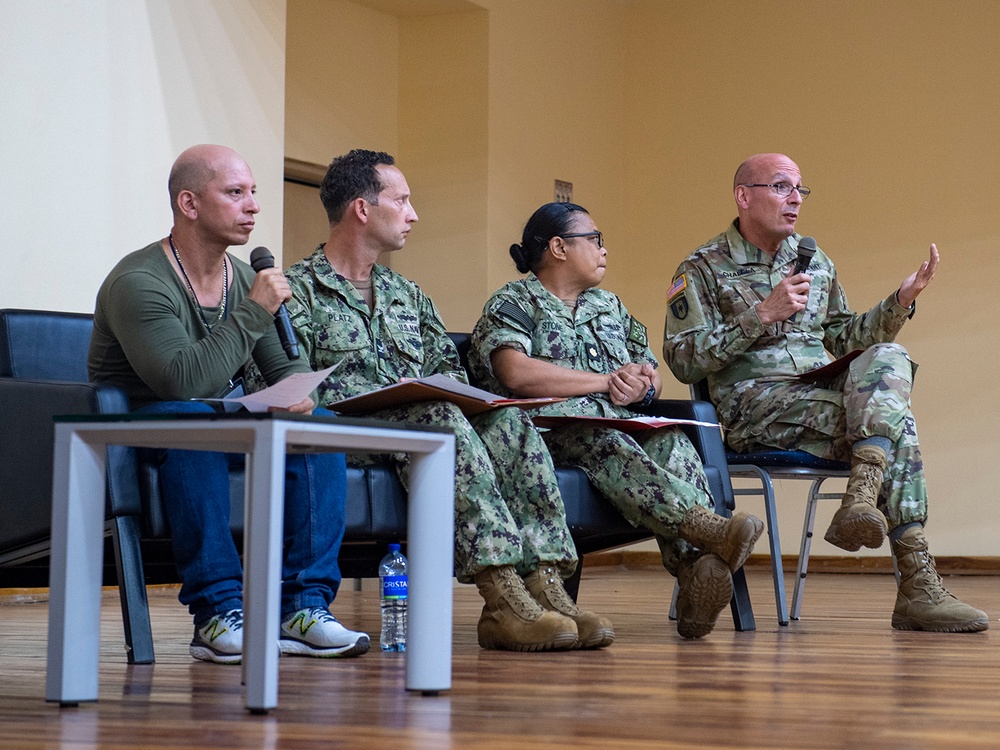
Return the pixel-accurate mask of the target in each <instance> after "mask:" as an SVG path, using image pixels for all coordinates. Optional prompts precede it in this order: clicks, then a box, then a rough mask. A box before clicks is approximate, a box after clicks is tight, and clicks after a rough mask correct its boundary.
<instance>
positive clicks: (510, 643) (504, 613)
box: [476, 565, 578, 651]
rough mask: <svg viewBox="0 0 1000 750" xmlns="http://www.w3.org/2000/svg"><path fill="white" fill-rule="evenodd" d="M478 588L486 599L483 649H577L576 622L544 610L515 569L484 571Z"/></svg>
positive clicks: (482, 619)
mask: <svg viewBox="0 0 1000 750" xmlns="http://www.w3.org/2000/svg"><path fill="white" fill-rule="evenodd" d="M476 586H478V587H479V593H480V594H482V597H483V599H485V600H486V604H485V606H484V607H483V613H482V615H481V616H480V617H479V626H478V628H477V630H478V633H479V645H480V646H482V647H483V648H490V649H503V650H506V651H558V650H562V649H567V648H575V647H576V645H577V641H578V635H577V629H576V623H575V622H573V620H571V619H570V618H568V617H566V616H565V615H561V614H559V613H558V612H549V611H547V610H544V609H542V607H541V605H539V603H538V602H536V601H535V600H534V599H532V598H531V594H529V593H528V590H527V589H526V588H525V587H524V581H522V580H521V576H519V575H518V574H517V571H515V570H514V568H513V567H512V566H510V565H503V566H500V567H491V568H486V569H485V570H482V571H480V572H479V573H477V574H476Z"/></svg>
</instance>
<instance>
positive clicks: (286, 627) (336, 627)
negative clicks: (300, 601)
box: [278, 607, 371, 658]
mask: <svg viewBox="0 0 1000 750" xmlns="http://www.w3.org/2000/svg"><path fill="white" fill-rule="evenodd" d="M280 638H281V640H279V641H278V645H279V647H280V648H281V653H282V654H285V655H288V656H318V657H321V658H330V657H334V656H361V654H363V653H366V652H367V651H368V648H369V646H370V645H371V642H370V640H369V638H368V635H367V634H366V633H355V632H354V631H353V630H348V629H347V628H345V627H344V626H343V625H341V624H340V623H339V622H337V618H336V617H334V616H333V615H331V614H330V613H329V611H327V610H326V609H323V608H322V607H309V608H307V609H300V610H299V611H298V612H293V613H292V614H290V615H288V616H286V617H285V619H284V620H282V622H281V634H280Z"/></svg>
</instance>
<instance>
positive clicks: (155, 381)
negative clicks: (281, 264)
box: [87, 241, 309, 407]
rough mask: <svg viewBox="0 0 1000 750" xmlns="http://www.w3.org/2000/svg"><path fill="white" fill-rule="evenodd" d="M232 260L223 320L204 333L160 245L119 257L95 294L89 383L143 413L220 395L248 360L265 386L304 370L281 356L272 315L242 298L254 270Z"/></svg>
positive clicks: (212, 312)
mask: <svg viewBox="0 0 1000 750" xmlns="http://www.w3.org/2000/svg"><path fill="white" fill-rule="evenodd" d="M229 259H230V261H231V263H232V268H233V276H232V278H231V279H230V286H229V299H228V302H227V314H226V319H225V320H223V321H220V322H219V323H218V324H216V325H215V326H214V327H213V328H212V332H211V334H209V332H208V329H207V328H206V327H205V324H204V322H203V321H202V319H201V315H200V314H199V312H198V310H197V308H196V307H195V305H194V302H193V301H192V300H191V297H190V294H189V293H188V290H187V288H186V287H185V286H184V282H183V281H182V280H181V279H180V278H179V277H178V276H177V273H176V272H175V271H174V269H173V267H172V266H171V265H170V261H169V260H168V259H167V257H166V255H165V254H164V252H163V249H162V247H161V245H160V243H159V242H158V241H157V242H154V243H153V244H151V245H149V246H147V247H144V248H143V249H141V250H137V251H135V252H133V253H130V254H129V255H126V256H125V257H124V258H122V260H121V261H119V263H118V265H116V266H115V267H114V269H113V270H112V271H111V273H110V274H108V277H107V278H106V279H105V280H104V283H103V284H102V285H101V288H100V291H99V292H98V293H97V306H96V310H95V313H94V332H93V334H92V336H91V339H90V352H89V356H88V360H87V365H88V368H89V372H90V379H91V380H92V381H94V382H97V383H108V384H111V385H116V386H118V387H119V388H122V389H123V390H124V391H125V393H126V394H127V395H128V396H129V399H130V400H131V402H132V406H133V407H140V406H144V405H146V404H149V403H152V402H154V401H185V400H188V399H192V398H212V397H215V396H218V395H220V394H221V393H223V392H225V391H226V390H227V388H228V385H229V380H230V378H232V377H233V376H234V375H235V374H236V373H237V372H238V371H239V370H240V368H241V367H243V366H244V365H245V364H246V363H247V362H249V361H250V360H251V359H252V360H253V362H254V363H255V364H256V365H257V367H258V368H259V369H260V372H261V373H262V374H263V376H264V378H265V380H267V382H268V383H269V384H270V383H276V382H278V381H279V380H281V379H282V378H284V377H286V376H288V375H290V374H291V373H293V372H308V371H309V365H308V363H307V362H306V361H305V360H304V359H300V360H289V359H288V357H287V356H286V355H285V353H284V350H283V349H282V348H281V342H280V341H279V340H278V335H277V332H276V330H275V327H274V316H272V315H271V313H269V312H268V311H267V310H265V309H264V308H263V307H261V306H260V305H259V304H257V303H256V302H254V301H253V300H251V299H249V298H247V296H246V294H247V292H248V291H249V289H250V286H251V285H252V284H253V277H254V272H253V269H251V268H250V266H249V265H247V264H246V263H244V262H242V261H240V260H239V259H237V258H234V257H233V256H231V255H230V256H229ZM217 314H218V308H205V315H206V316H207V317H208V320H209V321H211V320H213V319H214V317H215V316H216V315H217Z"/></svg>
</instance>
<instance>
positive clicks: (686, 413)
mask: <svg viewBox="0 0 1000 750" xmlns="http://www.w3.org/2000/svg"><path fill="white" fill-rule="evenodd" d="M636 411H637V412H638V413H640V414H643V415H645V416H647V417H665V418H668V419H691V420H694V421H696V422H711V423H712V424H718V423H719V419H718V416H716V413H715V407H714V406H712V404H710V403H709V402H708V401H687V400H681V399H661V400H657V401H654V402H653V403H651V404H650V405H649V406H644V407H640V408H637V409H636ZM682 429H683V430H684V433H685V434H686V435H687V436H688V438H689V439H690V440H691V442H692V444H693V445H694V447H695V450H697V451H698V455H699V456H701V460H702V462H703V463H704V464H705V466H711V467H714V468H715V469H716V472H717V474H718V477H717V479H714V478H713V476H712V474H710V473H709V472H706V475H707V476H708V478H709V484H710V485H712V496H713V498H714V499H715V501H716V510H721V507H720V506H723V507H725V508H727V509H728V510H732V509H733V508H735V507H736V500H735V497H734V496H733V484H732V480H731V479H730V476H729V465H728V464H727V462H726V446H725V443H724V442H723V439H722V430H721V429H720V428H718V427H704V426H702V425H683V427H682ZM713 473H715V472H713Z"/></svg>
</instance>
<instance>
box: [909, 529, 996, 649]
mask: <svg viewBox="0 0 1000 750" xmlns="http://www.w3.org/2000/svg"><path fill="white" fill-rule="evenodd" d="M892 555H893V557H895V558H896V568H897V569H898V570H899V593H898V594H896V607H895V608H894V609H893V610H892V626H893V627H894V628H896V629H897V630H930V631H934V632H937V633H974V632H978V631H980V630H986V629H987V628H988V627H989V626H990V618H989V617H987V616H986V613H985V612H980V611H979V610H978V609H976V608H975V607H970V606H969V605H968V604H965V603H964V602H961V601H959V599H958V598H957V597H956V596H955V595H954V594H951V593H950V592H949V591H948V590H947V589H946V588H945V587H944V584H943V583H942V582H941V576H939V575H938V572H937V569H936V568H935V567H934V558H933V557H932V556H931V553H930V552H928V551H927V539H926V537H925V536H924V530H923V528H921V527H920V526H919V525H914V526H911V527H910V528H908V529H906V531H904V532H903V535H902V537H900V538H899V540H898V541H895V542H893V543H892Z"/></svg>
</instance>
